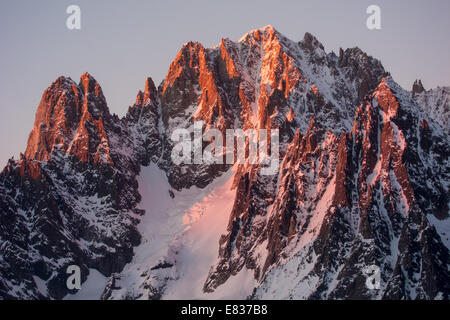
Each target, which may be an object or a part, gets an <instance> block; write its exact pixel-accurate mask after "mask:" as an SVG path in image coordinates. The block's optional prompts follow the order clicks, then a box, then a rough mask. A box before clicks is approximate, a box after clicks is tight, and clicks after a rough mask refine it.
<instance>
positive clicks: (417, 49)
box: [0, 0, 450, 167]
mask: <svg viewBox="0 0 450 320" xmlns="http://www.w3.org/2000/svg"><path fill="white" fill-rule="evenodd" d="M70 4H77V5H79V6H80V7H81V30H79V31H78V30H74V31H70V30H68V29H67V28H66V24H65V22H66V18H67V16H68V15H67V14H66V8H67V7H68V6H69V5H70ZM371 4H377V5H379V6H380V7H381V13H382V17H381V18H382V29H381V30H377V31H369V30H368V29H367V28H366V19H367V15H366V8H367V7H368V6H369V5H371ZM449 13H450V1H448V0H429V1H423V0H422V1H418V0H416V1H414V0H413V1H411V0H390V1H386V0H370V1H366V0H346V1H335V0H329V1H312V0H310V1H300V0H297V1H293V0H291V1H288V0H285V1H283V0H277V1H273V0H272V1H263V0H259V1H251V0H238V1H236V0H227V1H215V0H190V1H171V0H169V1H167V0H166V1H138V0H129V1H111V0H109V1H101V0H89V1H87V0H71V1H65V0H58V1H55V0H53V1H52V0H40V1H31V0H29V1H25V0H15V1H12V0H10V1H5V0H2V1H1V3H0V41H1V59H0V70H1V71H0V108H1V117H0V166H1V167H3V166H4V164H5V163H6V161H7V159H8V158H10V157H11V156H15V157H16V158H17V156H18V154H19V152H21V151H24V150H25V147H26V142H27V138H28V134H29V132H30V130H31V128H32V125H33V122H34V114H35V111H36V108H37V106H38V104H39V101H40V99H41V95H42V92H43V91H44V89H45V88H46V87H48V86H49V85H50V83H51V82H52V81H53V80H55V79H56V78H57V77H58V76H59V75H65V76H70V77H71V78H72V79H74V80H75V81H77V82H78V80H79V77H80V75H81V74H82V73H84V72H85V71H89V72H90V73H91V74H92V75H93V76H94V77H95V78H96V79H97V80H98V81H99V82H100V84H101V85H102V88H103V91H104V94H105V96H106V99H107V101H108V104H109V107H110V109H111V111H112V112H114V113H117V114H119V115H120V116H122V115H124V114H125V112H126V110H127V108H128V106H129V105H130V104H131V103H132V102H133V101H134V100H135V97H136V93H137V90H138V89H143V86H144V80H145V78H146V77H147V76H151V77H152V78H153V79H154V80H155V83H157V84H159V82H160V81H161V80H162V79H163V78H164V76H165V74H166V72H167V69H168V67H169V64H170V62H171V61H172V60H173V58H174V57H175V56H176V54H177V52H178V50H179V49H180V47H181V45H182V44H183V43H185V42H187V41H190V40H195V41H199V42H201V43H202V44H203V45H205V46H214V45H216V44H217V43H219V42H220V40H221V38H223V37H228V38H230V39H232V40H237V39H239V38H240V37H241V36H242V35H243V34H245V33H246V32H247V31H249V30H251V29H256V28H259V27H262V26H265V25H268V24H271V25H273V26H274V27H275V28H276V29H277V30H279V31H280V32H282V33H283V34H285V35H286V36H288V37H289V38H291V39H293V40H300V39H302V38H303V35H304V33H305V32H306V31H308V32H311V33H312V34H314V35H315V36H316V37H317V38H318V39H319V40H320V41H321V42H322V43H323V44H324V46H325V49H326V50H327V51H332V50H333V51H335V52H337V51H338V49H339V47H343V48H347V47H353V46H359V47H360V48H361V49H363V50H364V51H366V52H368V53H369V54H370V55H372V56H374V57H376V58H378V59H380V60H381V61H382V63H383V64H384V66H385V68H386V69H387V70H388V71H390V72H391V73H392V75H393V77H394V79H395V80H396V81H397V82H399V83H400V84H401V85H402V86H403V87H405V88H407V89H410V87H411V85H412V82H413V81H414V79H416V78H421V79H422V80H423V83H424V85H425V87H426V88H431V87H435V86H438V85H447V86H448V85H450V66H449V57H450V43H449V40H448V39H449V34H450V19H448V14H449Z"/></svg>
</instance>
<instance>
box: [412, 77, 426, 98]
mask: <svg viewBox="0 0 450 320" xmlns="http://www.w3.org/2000/svg"><path fill="white" fill-rule="evenodd" d="M424 91H425V88H424V87H423V84H422V81H421V80H420V79H417V80H416V81H414V84H413V86H412V93H413V96H414V95H415V94H416V93H422V92H424Z"/></svg>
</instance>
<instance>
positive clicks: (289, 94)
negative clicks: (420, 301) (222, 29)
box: [0, 26, 449, 298]
mask: <svg viewBox="0 0 450 320" xmlns="http://www.w3.org/2000/svg"><path fill="white" fill-rule="evenodd" d="M387 76H388V73H387V72H386V71H385V70H384V68H383V67H382V65H381V63H380V62H378V61H377V60H375V59H373V58H371V57H368V56H367V55H366V54H364V53H363V52H362V51H361V50H360V49H358V48H353V49H347V50H345V51H344V50H341V51H340V53H339V56H336V55H335V54H334V53H330V54H327V53H326V52H325V50H324V47H323V45H322V44H320V42H319V41H318V40H317V39H316V38H315V37H313V36H312V35H310V34H308V33H307V34H306V35H305V37H304V39H303V41H301V42H299V43H296V42H293V41H291V40H289V39H286V38H285V37H284V36H282V35H281V34H280V33H279V32H277V31H276V30H275V29H273V28H272V27H270V26H269V27H265V28H263V29H259V30H254V31H251V32H249V33H248V34H247V35H245V36H244V37H243V38H242V39H240V40H239V41H238V42H232V41H230V40H228V39H223V40H222V42H221V43H220V44H219V45H218V46H216V47H214V48H204V47H203V46H202V45H201V44H199V43H193V42H190V43H187V44H185V45H184V46H183V48H182V49H181V50H180V52H179V53H178V55H177V57H176V58H175V60H174V62H173V63H172V64H171V66H170V68H169V71H168V74H167V76H166V78H165V80H164V81H163V82H162V83H161V85H160V86H159V87H158V88H156V87H155V85H154V84H153V81H151V79H147V81H146V85H145V91H144V92H139V93H138V95H137V98H136V102H135V104H134V105H133V106H132V107H130V109H129V111H128V113H127V115H126V117H124V118H123V119H119V118H117V116H111V115H110V114H109V111H108V110H107V107H106V102H105V99H104V97H103V94H102V93H101V88H100V86H99V85H98V84H97V83H96V82H95V80H94V79H93V78H92V77H91V76H90V75H89V74H85V75H83V76H82V78H81V81H80V84H79V85H76V84H75V83H74V82H73V81H71V80H70V79H66V78H60V79H58V80H57V81H56V82H55V83H54V84H52V86H51V87H50V88H49V89H47V90H46V92H45V93H44V95H43V100H42V102H41V104H40V106H39V108H38V113H37V115H36V123H35V127H34V129H33V131H32V133H31V134H30V139H29V144H28V147H27V151H26V152H25V155H24V156H23V157H22V158H21V160H20V161H10V163H8V166H7V168H5V170H4V171H3V173H2V176H1V183H0V187H1V188H2V189H3V190H4V192H2V198H1V199H0V200H1V207H2V209H3V210H5V211H4V213H3V216H4V217H7V221H8V225H6V226H3V223H2V233H1V234H0V236H1V239H2V243H3V244H2V245H1V246H0V247H1V248H2V256H3V257H6V258H4V259H3V262H2V265H1V268H0V271H1V273H2V280H0V292H2V296H3V297H6V298H14V297H22V298H44V297H51V298H61V297H62V296H64V295H65V294H66V293H67V290H66V289H64V286H65V283H64V281H63V278H62V276H64V275H65V274H64V267H66V266H67V264H71V263H74V262H75V264H80V265H81V266H82V267H83V268H84V270H86V269H87V268H95V269H98V270H100V271H101V272H102V273H103V274H104V275H106V276H109V275H111V274H113V275H112V276H111V279H110V281H109V283H108V285H107V288H106V290H105V292H104V294H103V298H164V296H165V294H167V292H165V290H167V282H168V281H176V279H177V278H179V277H180V274H179V273H178V271H177V266H176V261H177V256H176V255H175V257H174V258H173V257H172V258H173V259H174V260H173V261H172V260H171V261H162V262H161V261H160V264H157V265H156V264H155V265H148V266H147V268H148V270H147V272H146V273H142V274H143V276H142V278H143V282H142V283H144V285H139V286H138V287H134V284H133V285H130V284H127V283H121V284H120V285H121V286H122V288H120V287H119V286H118V283H120V281H116V280H117V279H120V278H121V277H123V276H124V275H121V273H120V271H121V270H122V268H123V267H124V265H125V264H126V263H130V262H131V263H133V262H132V256H133V246H136V245H137V244H138V243H139V241H140V235H139V233H138V232H137V229H136V225H138V223H139V220H140V219H141V218H142V214H144V213H143V212H142V210H140V209H138V203H139V201H140V200H141V199H140V195H139V192H138V189H137V187H138V186H137V181H136V178H137V177H138V175H139V170H140V169H139V168H140V166H141V165H148V164H149V163H150V162H154V163H157V164H158V165H159V166H160V167H161V168H162V169H163V170H164V171H165V172H166V174H167V176H168V181H169V183H170V185H171V187H172V188H173V189H174V191H175V190H178V191H179V190H182V189H184V188H189V187H191V186H197V187H200V188H204V187H206V186H208V185H209V184H211V182H212V181H214V180H215V178H216V177H217V176H219V175H221V174H222V173H223V172H225V171H227V170H229V166H225V165H216V166H205V165H190V166H188V165H180V166H175V165H173V163H171V159H170V152H171V148H172V142H171V140H170V135H171V133H172V131H173V130H174V129H175V128H179V127H184V128H190V127H192V123H193V121H194V120H203V121H204V124H205V128H206V127H215V128H218V129H220V130H222V131H223V130H225V129H228V128H235V127H237V128H244V129H248V128H268V129H270V128H279V129H280V140H281V159H280V161H281V162H282V165H281V169H280V172H279V173H278V175H275V176H268V177H264V176H261V175H260V174H259V172H260V171H259V170H260V168H259V167H258V166H239V168H238V169H237V173H236V174H235V176H234V181H235V182H234V186H235V188H236V191H235V197H234V205H233V208H232V210H231V212H230V213H229V214H230V218H229V225H228V231H226V232H225V234H224V235H223V236H222V238H221V239H220V244H219V243H217V251H218V258H217V260H216V261H213V262H212V263H211V266H212V268H211V270H210V272H209V275H207V274H205V275H204V278H205V281H204V287H203V290H204V292H214V291H215V290H217V288H220V287H221V286H222V285H223V284H225V283H227V281H229V279H230V277H231V276H233V275H237V274H239V273H240V272H242V271H243V270H244V269H245V270H250V273H249V274H250V276H251V277H254V278H255V280H257V283H258V284H257V286H256V287H257V288H255V291H254V292H253V295H252V297H254V298H259V297H266V298H267V297H268V298H270V297H279V298H361V297H363V298H416V297H419V298H439V297H441V298H446V297H448V292H449V288H448V283H449V281H448V268H447V270H445V265H446V264H447V265H448V245H447V246H445V245H443V243H442V240H441V238H440V235H439V234H438V233H436V231H433V226H432V225H430V223H429V222H428V220H427V219H426V215H427V213H428V211H430V212H429V213H430V214H434V216H436V217H438V218H439V219H442V220H445V221H448V219H447V216H448V181H449V179H448V175H449V168H448V165H449V164H448V160H447V161H446V159H448V153H449V150H448V136H446V135H445V133H442V132H441V131H442V130H441V129H440V127H439V125H436V124H435V123H434V121H433V120H430V119H429V117H428V116H427V115H426V114H423V113H421V112H420V111H417V110H418V108H417V107H416V106H415V103H417V101H416V102H413V101H410V100H408V99H406V98H405V97H404V96H405V95H404V94H403V91H402V90H401V88H399V87H398V86H397V85H396V84H395V83H394V82H393V81H392V80H391V79H390V78H386V77H387ZM383 79H384V80H383ZM374 90H375V92H374V93H373V94H372V95H371V96H367V95H368V94H370V93H371V92H372V91H374ZM380 97H381V98H380ZM385 100H386V101H385ZM380 101H383V103H380ZM358 106H360V107H358ZM380 106H381V107H380ZM410 106H411V107H410ZM380 108H381V109H382V110H383V111H382V112H381V111H379V109H380ZM380 112H381V113H382V114H383V115H384V114H386V115H388V116H386V118H383V116H381V115H380ZM403 116H405V117H407V118H408V120H407V121H409V122H408V123H411V124H413V126H412V127H411V128H409V127H407V126H405V120H403V122H402V120H401V119H402V117H403ZM396 123H397V124H396ZM414 128H415V129H416V131H417V132H418V135H416V136H417V137H416V140H417V141H414V135H413V134H412V133H411V132H413V129H414ZM407 132H408V134H407V135H406V138H404V137H403V138H402V134H403V135H404V133H407ZM381 137H383V139H381ZM378 141H383V144H382V143H378ZM402 141H403V142H402ZM390 144H392V145H394V146H396V148H399V149H400V151H396V150H393V149H394V148H391V147H389V145H390ZM375 146H377V147H375ZM419 146H420V147H419ZM350 150H351V151H350ZM380 155H383V156H380ZM392 163H395V164H396V165H392ZM417 163H418V168H416V167H415V164H417ZM424 163H427V166H425V165H424ZM355 170H356V171H357V172H355ZM433 172H434V173H435V176H434V175H433ZM436 172H437V174H436ZM391 176H392V177H391ZM398 177H400V179H399V178H398ZM66 180H67V181H68V182H69V183H67V182H66ZM37 181H38V182H39V183H37ZM368 181H370V183H368ZM392 181H398V182H397V183H393V182H392ZM425 181H429V182H428V183H427V185H426V186H424V185H423V184H424V182H425ZM36 184H38V185H39V187H37V186H36ZM92 184H93V185H94V186H93V187H90V186H91V185H92ZM391 184H392V185H394V187H391ZM66 185H69V188H67V187H66ZM17 186H19V187H18V188H19V190H20V191H19V192H17V191H16V190H15V189H17ZM36 190H39V193H38V194H36V193H37V192H36ZM392 190H394V191H392ZM389 193H393V195H391V196H390V197H386V195H387V194H389ZM42 194H44V195H46V196H47V197H48V198H49V199H46V200H45V201H42V203H41V204H40V205H35V204H34V203H33V201H34V199H42ZM402 194H403V195H405V199H406V200H404V199H403V198H402V196H401V195H402ZM325 196H327V197H329V199H328V198H326V197H325ZM175 197H176V196H175ZM79 198H82V199H83V200H84V203H80V201H79ZM381 198H382V199H383V201H381V202H380V200H379V199H381ZM93 199H95V200H96V201H93ZM100 199H101V200H100ZM97 200H100V201H99V202H100V203H99V204H98V202H97ZM328 200H329V201H328ZM95 202H97V204H98V205H97V206H94V207H92V204H93V203H95ZM384 202H386V205H385V204H384ZM38 203H39V202H38ZM380 203H383V206H384V208H383V209H381V204H380ZM402 203H403V205H404V208H402V206H401V204H402ZM88 207H90V210H87V212H84V211H86V208H88ZM407 207H408V209H407V210H406V208H407ZM48 208H50V210H49V209H48ZM386 208H387V209H386ZM411 208H412V209H411ZM410 209H411V210H410ZM3 210H2V211H3ZM72 211H74V213H73V212H72ZM146 211H147V212H146V213H145V214H147V215H148V214H151V212H149V211H151V210H146ZM405 211H408V212H409V211H412V212H413V214H410V215H408V214H407V213H405ZM43 212H44V213H46V214H44V215H42V213H43ZM48 212H50V214H48V217H47V213H48ZM384 212H386V213H385V214H384ZM19 213H21V215H19ZM36 213H38V214H36ZM381 213H383V214H384V215H383V216H382V217H380V216H379V215H380V214H381ZM58 215H59V216H61V217H62V220H56V221H57V222H56V223H52V225H51V226H49V227H47V226H45V228H44V227H42V226H41V224H42V223H43V222H45V220H50V221H52V217H54V216H58ZM94 216H95V217H96V219H94V221H92V219H91V217H94ZM68 217H70V219H73V220H75V221H74V222H69V223H67V222H66V219H69V218H68ZM70 219H69V220H70ZM42 220H44V221H42ZM86 220H87V221H86ZM2 221H3V219H2ZM311 221H312V222H311ZM405 221H406V222H405ZM71 223H72V224H73V225H74V226H77V225H82V226H83V227H82V228H79V229H81V230H82V231H81V232H80V231H79V230H77V228H70V227H67V225H70V224H71ZM44 225H45V223H44ZM10 226H11V228H10ZM416 226H417V227H416ZM12 228H13V229H14V228H16V229H15V230H19V231H18V234H19V235H21V237H22V238H21V239H17V237H12V236H11V233H10V230H12ZM415 228H416V229H420V230H426V239H425V240H423V241H424V242H425V243H422V240H420V241H419V242H417V241H416V240H414V239H412V240H409V237H410V235H411V234H413V232H414V229H415ZM36 229H37V232H35V233H37V234H40V235H41V236H44V238H45V237H48V238H50V240H52V239H51V238H55V239H56V240H54V241H55V242H54V243H55V244H54V245H53V247H54V248H59V246H60V243H64V246H63V248H62V249H61V250H57V251H56V254H54V252H47V251H48V250H46V248H45V246H38V245H36V236H34V234H33V236H34V237H33V236H32V232H30V230H36ZM108 230H109V231H112V232H113V233H114V235H113V236H111V235H109V234H108ZM319 230H320V232H319ZM403 230H405V231H403ZM306 231H307V232H310V233H313V234H314V237H311V238H314V239H310V238H309V237H308V236H305V235H307V233H306ZM400 233H401V234H402V236H400ZM55 234H56V236H55ZM97 234H100V235H102V236H97ZM49 235H50V237H49ZM103 235H104V236H103ZM11 239H13V241H11ZM61 239H63V241H59V242H58V241H57V240H61ZM400 239H401V240H402V243H405V245H404V247H405V246H406V247H412V248H414V247H417V243H420V245H419V246H421V247H423V248H429V247H432V252H434V253H437V254H438V258H436V257H434V256H433V254H430V253H426V254H425V253H423V252H420V250H417V248H416V249H415V250H412V249H408V250H407V249H403V253H405V255H406V257H405V256H401V255H398V256H394V255H393V253H392V246H395V241H399V242H400ZM45 241H47V242H49V241H48V240H47V239H45ZM56 242H58V243H57V244H56ZM80 242H86V243H88V244H86V245H81V244H80ZM434 242H436V243H437V244H436V245H434ZM44 243H46V242H44ZM50 243H52V242H50ZM104 243H107V246H106V247H105V246H104ZM369 243H372V245H369ZM149 245H150V246H151V243H150V244H149ZM349 246H354V247H355V248H354V249H353V250H351V251H349V252H351V254H350V256H347V255H348V253H347V251H348V248H349ZM53 247H52V248H53ZM18 248H20V250H21V251H20V252H23V256H21V260H20V261H17V259H16V258H15V257H13V252H14V251H15V250H18ZM168 249H171V247H170V244H169V246H168ZM346 250H347V251H346ZM430 250H431V249H430ZM68 252H70V253H71V254H72V255H73V256H72V258H69V259H67V261H62V262H60V263H54V264H53V265H51V267H43V265H45V262H47V261H49V260H50V261H51V260H53V261H61V260H64V259H61V256H63V257H65V256H66V255H67V253H68ZM94 252H95V254H93V253H94ZM299 252H300V253H299ZM289 257H290V259H289ZM408 257H414V259H417V260H418V261H427V263H429V265H430V266H431V270H427V271H426V276H424V279H423V281H421V282H420V283H418V284H417V283H414V279H413V273H414V272H415V270H416V269H417V265H416V264H413V263H411V262H408V261H407V260H408ZM161 258H164V257H161ZM395 258H397V259H398V260H399V261H398V262H397V261H393V260H395ZM71 259H72V261H71V262H70V260H71ZM296 259H297V260H296ZM163 260H164V259H163ZM355 260H356V261H359V262H360V264H361V263H362V262H361V261H363V262H364V263H369V262H370V263H377V264H379V265H380V266H381V267H382V270H383V276H384V278H383V280H385V281H386V282H389V283H392V285H391V287H392V289H390V291H389V290H383V291H382V293H377V294H373V293H370V292H368V291H367V288H365V287H364V285H363V284H364V283H363V281H362V274H361V272H358V270H355V268H356V267H355V263H354V262H355ZM23 261H26V262H27V263H23V265H25V266H26V267H25V268H24V267H21V268H20V270H21V272H20V273H18V274H16V273H15V272H14V267H13V266H16V265H20V262H23ZM44 261H45V262H44ZM292 261H297V267H298V268H300V267H301V266H303V267H304V266H311V267H312V268H313V269H312V271H310V272H308V273H307V274H305V275H303V277H301V276H302V273H301V272H300V273H298V274H297V275H294V278H290V277H289V276H286V275H285V276H284V280H285V281H287V282H290V283H293V284H297V285H298V287H299V288H303V289H302V290H303V291H302V290H299V291H301V292H295V290H294V288H291V287H290V286H289V285H283V286H284V287H283V288H281V287H280V288H276V283H277V281H273V280H272V279H276V280H279V278H277V277H280V275H279V274H277V272H281V274H283V272H282V270H284V269H283V268H287V266H289V265H290V264H292V263H293V262H292ZM300 261H302V262H300ZM311 261H315V263H314V266H312V265H311ZM294 263H295V262H294ZM158 265H162V266H166V268H160V267H158ZM304 268H305V267H304ZM324 268H325V269H328V268H331V270H329V271H326V272H325V271H323V270H324ZM339 268H340V269H339ZM40 269H44V270H43V271H42V270H40ZM161 269H163V271H164V272H160V271H161ZM168 273H169V274H170V276H168V275H167V274H168ZM291 273H292V272H291ZM405 273H406V274H408V276H406V277H405V276H404V274H405ZM33 276H34V277H33ZM36 276H37V277H38V278H39V279H41V280H42V281H44V282H45V283H46V286H47V287H48V289H47V290H48V291H47V292H42V288H41V289H39V288H38V282H39V279H36V278H35V277H36ZM439 277H441V278H440V279H439ZM339 278H341V280H339ZM8 279H12V281H11V280H8ZM311 279H313V280H311ZM436 279H439V280H440V281H438V283H436V282H437V281H436ZM83 280H84V279H83ZM293 280H295V281H293ZM333 281H335V282H336V283H337V285H336V286H335V288H331V287H330V282H331V283H333ZM425 282H426V283H427V286H425ZM20 283H26V287H25V288H20V286H19V284H20ZM283 283H284V282H283ZM304 283H309V284H310V285H309V286H308V288H305V287H304V286H302V285H301V284H304ZM123 286H125V288H123ZM126 286H131V287H130V288H126ZM274 286H275V287H274ZM17 287H19V289H17ZM411 288H413V289H411ZM119 289H121V290H119ZM252 289H253V288H252ZM289 290H290V291H291V293H285V294H284V293H283V292H287V291H289ZM123 292H125V295H124V294H123ZM130 292H134V294H131V293H130ZM248 294H249V295H250V294H252V292H248Z"/></svg>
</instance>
